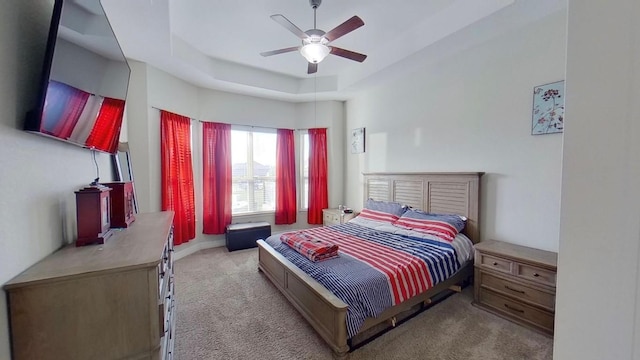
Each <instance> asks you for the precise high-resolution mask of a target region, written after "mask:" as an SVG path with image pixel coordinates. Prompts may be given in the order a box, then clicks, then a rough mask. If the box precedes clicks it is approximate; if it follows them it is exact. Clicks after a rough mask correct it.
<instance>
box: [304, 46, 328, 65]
mask: <svg viewBox="0 0 640 360" xmlns="http://www.w3.org/2000/svg"><path fill="white" fill-rule="evenodd" d="M330 52H331V49H329V47H328V46H327V45H325V44H322V43H310V44H306V45H304V46H303V47H301V48H300V54H302V56H304V58H305V59H307V61H308V62H310V63H312V64H317V63H319V62H321V61H322V60H324V58H325V57H327V55H329V53H330Z"/></svg>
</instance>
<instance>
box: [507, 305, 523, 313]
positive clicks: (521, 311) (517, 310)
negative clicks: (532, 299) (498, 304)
mask: <svg viewBox="0 0 640 360" xmlns="http://www.w3.org/2000/svg"><path fill="white" fill-rule="evenodd" d="M504 307H506V308H507V309H509V310H511V311H515V312H519V313H521V314H524V310H520V309H516V308H513V307H511V306H509V305H507V304H504Z"/></svg>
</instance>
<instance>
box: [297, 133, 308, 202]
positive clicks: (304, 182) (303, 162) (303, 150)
mask: <svg viewBox="0 0 640 360" xmlns="http://www.w3.org/2000/svg"><path fill="white" fill-rule="evenodd" d="M298 168H299V169H300V186H299V189H302V191H301V192H300V209H303V210H306V209H308V208H309V133H307V131H303V132H300V166H298Z"/></svg>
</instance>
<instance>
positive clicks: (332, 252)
mask: <svg viewBox="0 0 640 360" xmlns="http://www.w3.org/2000/svg"><path fill="white" fill-rule="evenodd" d="M280 241H282V242H283V243H285V244H287V245H289V246H290V247H291V248H292V249H294V250H295V251H297V252H299V253H300V254H302V255H304V256H305V257H307V259H309V260H311V261H314V262H316V261H322V260H327V259H331V258H334V257H337V256H338V245H336V244H334V243H332V242H329V241H326V240H325V239H322V238H320V237H318V236H314V234H311V233H308V232H302V231H296V232H290V233H284V234H282V235H281V236H280Z"/></svg>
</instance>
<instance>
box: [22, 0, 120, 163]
mask: <svg viewBox="0 0 640 360" xmlns="http://www.w3.org/2000/svg"><path fill="white" fill-rule="evenodd" d="M130 73H131V69H130V68H129V65H128V64H127V61H126V59H125V57H124V54H123V53H122V50H121V48H120V45H119V44H118V41H117V39H116V37H115V34H114V32H113V30H112V28H111V25H110V24H109V21H108V20H107V17H106V14H105V12H104V9H103V8H102V5H101V4H100V1H99V0H55V4H54V6H53V13H52V18H51V26H50V29H49V37H48V40H47V48H46V51H45V59H44V62H43V69H42V77H41V82H40V87H39V93H38V100H37V103H36V105H35V107H34V108H33V109H32V110H30V111H29V112H28V113H27V116H26V119H25V123H24V129H25V130H27V131H30V132H33V133H36V134H40V135H44V136H47V137H50V138H54V139H58V140H62V141H66V142H69V143H72V144H75V145H79V146H82V147H85V148H89V149H93V150H98V151H102V152H107V153H111V154H113V153H116V152H117V148H118V140H119V137H120V128H121V126H122V120H123V116H124V110H125V108H124V106H125V100H126V96H127V90H128V87H129V75H130Z"/></svg>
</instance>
